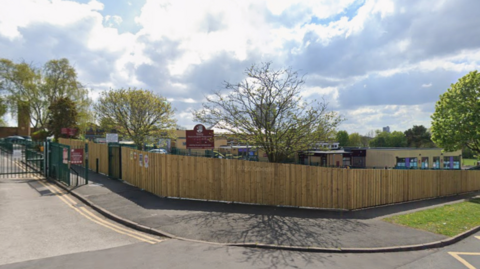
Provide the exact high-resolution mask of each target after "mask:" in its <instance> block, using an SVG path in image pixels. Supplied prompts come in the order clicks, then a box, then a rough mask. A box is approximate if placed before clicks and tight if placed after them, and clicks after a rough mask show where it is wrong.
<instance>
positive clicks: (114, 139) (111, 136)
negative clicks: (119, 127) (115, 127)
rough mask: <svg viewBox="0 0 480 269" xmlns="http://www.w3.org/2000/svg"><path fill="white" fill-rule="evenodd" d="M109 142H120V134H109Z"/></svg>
mask: <svg viewBox="0 0 480 269" xmlns="http://www.w3.org/2000/svg"><path fill="white" fill-rule="evenodd" d="M107 143H118V134H107Z"/></svg>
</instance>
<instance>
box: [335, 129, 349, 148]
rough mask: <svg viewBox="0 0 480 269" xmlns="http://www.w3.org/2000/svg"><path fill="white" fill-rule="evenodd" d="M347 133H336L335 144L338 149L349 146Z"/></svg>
mask: <svg viewBox="0 0 480 269" xmlns="http://www.w3.org/2000/svg"><path fill="white" fill-rule="evenodd" d="M348 139H349V137H348V133H347V131H338V133H337V142H338V143H339V144H340V147H345V146H348V145H349V141H348Z"/></svg>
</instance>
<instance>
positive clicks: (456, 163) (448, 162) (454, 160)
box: [443, 156, 460, 169]
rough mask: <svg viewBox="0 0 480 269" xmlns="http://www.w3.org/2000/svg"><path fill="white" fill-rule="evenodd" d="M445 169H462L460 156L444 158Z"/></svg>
mask: <svg viewBox="0 0 480 269" xmlns="http://www.w3.org/2000/svg"><path fill="white" fill-rule="evenodd" d="M443 168H445V169H460V157H459V156H445V157H444V158H443Z"/></svg>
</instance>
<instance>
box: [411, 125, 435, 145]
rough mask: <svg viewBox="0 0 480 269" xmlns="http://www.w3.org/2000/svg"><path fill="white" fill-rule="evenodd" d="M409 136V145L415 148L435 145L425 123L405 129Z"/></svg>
mask: <svg viewBox="0 0 480 269" xmlns="http://www.w3.org/2000/svg"><path fill="white" fill-rule="evenodd" d="M405 136H406V137H407V145H408V146H409V147H415V148H428V147H434V144H433V142H432V139H431V136H430V133H429V132H428V130H427V128H425V127H424V126H423V125H419V126H417V125H414V126H413V128H410V129H408V130H406V131H405Z"/></svg>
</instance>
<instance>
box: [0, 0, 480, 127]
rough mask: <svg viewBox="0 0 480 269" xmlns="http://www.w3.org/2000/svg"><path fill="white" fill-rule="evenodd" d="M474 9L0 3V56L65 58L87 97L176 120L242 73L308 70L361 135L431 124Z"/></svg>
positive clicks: (213, 0) (479, 52)
mask: <svg viewBox="0 0 480 269" xmlns="http://www.w3.org/2000/svg"><path fill="white" fill-rule="evenodd" d="M478 10H480V1H477V0H456V1H453V0H439V1H433V2H432V1H427V0H398V1H395V0H372V1H369V0H365V1H355V0H339V1H333V0H328V1H320V0H315V1H314V0H305V1H290V0H265V1H253V0H251V1H250V0H244V1H221V0H209V1H194V0H191V1H190V0H176V1H167V0H140V1H137V0H116V1H114V0H103V1H102V0H77V1H63V0H0V58H7V59H11V60H13V61H22V60H24V61H26V62H29V63H34V64H36V65H38V66H41V65H42V64H43V63H45V62H46V61H48V60H51V59H58V58H63V57H65V58H68V59H69V60H70V62H71V63H72V64H73V66H74V67H75V68H76V70H77V71H78V75H79V80H80V81H81V82H82V83H84V84H85V85H86V86H87V87H88V88H90V89H91V97H92V99H94V100H95V99H96V98H97V96H98V93H99V92H100V91H103V90H106V89H109V88H122V87H123V88H125V87H138V88H144V89H149V90H152V91H154V92H157V93H159V94H161V95H163V96H165V97H167V98H168V99H169V100H170V101H171V102H172V105H173V106H174V107H175V109H176V117H177V119H178V123H179V124H180V125H182V126H185V127H188V128H192V127H193V126H194V125H195V122H193V121H192V114H191V112H192V110H194V109H198V108H200V106H201V103H202V101H204V97H205V95H208V94H210V93H211V92H212V91H214V90H220V89H222V85H223V82H224V81H229V82H237V81H240V80H242V79H243V78H244V76H243V71H244V70H245V68H247V67H249V66H251V65H252V64H255V63H260V62H272V63H273V65H274V66H277V67H291V68H292V69H294V70H298V71H299V72H300V73H302V74H305V79H306V84H305V85H304V87H303V89H302V95H303V96H304V98H306V99H309V100H312V99H321V98H324V99H325V100H326V101H328V103H329V107H330V109H332V110H335V111H338V112H339V113H340V114H341V115H343V116H344V117H345V118H346V119H347V120H346V121H345V122H344V123H342V125H341V126H340V129H343V130H347V131H348V132H350V133H351V132H359V133H360V134H366V133H367V132H368V131H370V130H375V129H381V128H382V127H383V126H387V125H388V126H390V127H391V130H392V131H393V130H397V131H404V130H406V129H408V128H411V127H412V126H413V125H420V124H423V125H425V126H427V127H429V126H430V115H431V114H432V113H433V111H434V109H435V102H436V101H437V100H438V97H439V95H440V94H442V93H443V92H445V91H446V90H447V89H448V87H449V85H450V84H451V83H455V82H456V81H457V80H458V79H459V78H460V77H462V76H463V75H465V74H467V73H468V72H470V71H472V70H477V69H479V64H480V27H479V26H480V16H478V14H477V12H478Z"/></svg>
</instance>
